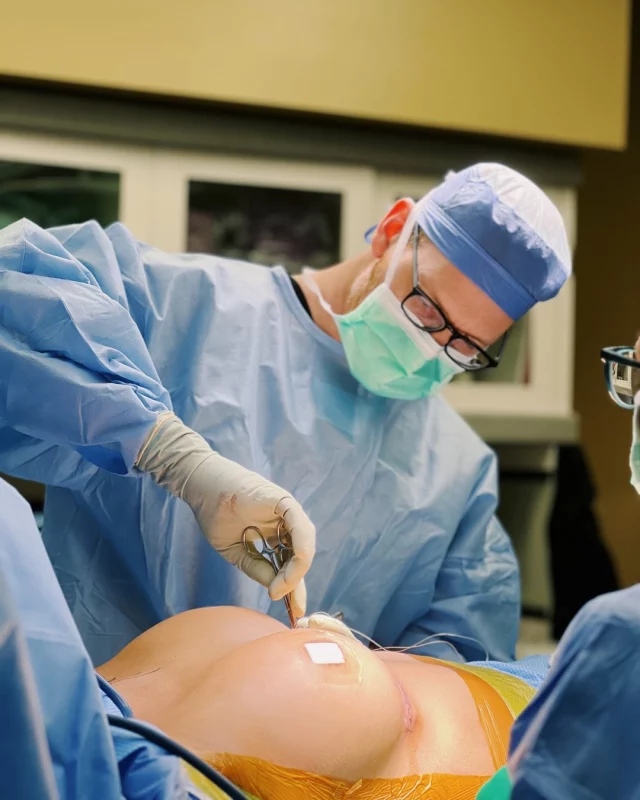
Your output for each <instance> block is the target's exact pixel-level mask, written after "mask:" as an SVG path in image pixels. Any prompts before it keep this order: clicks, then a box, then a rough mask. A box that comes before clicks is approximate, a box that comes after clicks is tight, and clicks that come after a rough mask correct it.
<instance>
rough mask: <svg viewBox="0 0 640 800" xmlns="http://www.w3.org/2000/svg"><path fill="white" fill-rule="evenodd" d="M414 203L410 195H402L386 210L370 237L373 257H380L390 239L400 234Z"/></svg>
mask: <svg viewBox="0 0 640 800" xmlns="http://www.w3.org/2000/svg"><path fill="white" fill-rule="evenodd" d="M414 205H415V203H414V202H413V200H412V199H411V198H410V197H403V198H402V199H401V200H398V202H397V203H395V204H394V205H393V208H390V209H389V211H387V213H386V214H385V217H384V219H383V220H382V222H381V223H380V224H379V225H378V227H377V228H376V230H375V233H374V234H373V237H372V239H371V251H372V253H373V255H374V256H375V258H382V256H383V255H384V254H385V251H386V250H387V248H388V247H389V245H390V244H391V241H392V239H393V238H394V237H395V236H398V235H399V234H400V232H401V231H402V229H403V227H404V223H405V222H406V221H407V218H408V217H409V214H410V213H411V211H412V209H413V207H414Z"/></svg>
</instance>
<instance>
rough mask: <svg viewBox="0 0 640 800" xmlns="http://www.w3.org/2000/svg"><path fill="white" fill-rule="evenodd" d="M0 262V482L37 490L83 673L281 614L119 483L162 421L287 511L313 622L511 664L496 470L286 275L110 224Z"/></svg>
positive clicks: (10, 247) (183, 511)
mask: <svg viewBox="0 0 640 800" xmlns="http://www.w3.org/2000/svg"><path fill="white" fill-rule="evenodd" d="M0 265H1V268H0V371H5V370H9V372H10V374H11V375H12V376H13V380H12V381H11V383H10V386H11V388H10V389H9V391H8V392H7V391H4V392H3V391H2V390H1V388H0V424H2V425H4V428H0V469H2V470H4V471H6V472H9V473H11V474H14V475H18V476H22V477H25V478H31V479H34V480H40V481H43V482H45V483H47V484H49V486H50V487H51V488H49V489H48V490H47V500H46V509H45V527H44V539H45V543H46V545H47V548H48V551H49V554H50V556H51V559H52V561H53V564H54V566H55V569H56V572H57V575H58V578H59V580H60V583H61V585H62V588H63V590H64V593H65V596H66V598H67V600H68V602H69V605H70V607H71V609H72V612H73V615H74V617H75V619H76V622H77V624H78V627H79V629H80V632H81V634H82V636H83V639H84V641H85V643H86V645H87V647H88V649H89V652H90V653H91V655H92V657H93V659H94V660H95V662H96V663H98V662H102V661H104V660H106V659H108V658H110V657H111V656H113V655H114V653H116V652H117V651H118V650H119V649H120V648H122V647H123V646H124V645H125V644H126V643H127V642H129V641H130V640H131V639H132V638H133V637H134V636H136V635H137V634H138V633H140V632H141V631H143V630H145V629H147V628H149V627H150V626H151V625H153V624H155V623H156V622H158V621H159V620H162V619H164V618H166V617H167V616H170V615H172V614H175V613H177V612H180V611H184V610H186V609H189V608H194V607H198V606H205V605H218V604H233V605H241V606H246V607H249V608H254V609H258V610H261V611H265V612H268V613H269V614H271V615H273V616H275V617H278V618H279V619H281V620H283V621H284V620H285V619H286V612H285V609H284V605H283V604H282V603H271V602H270V601H269V598H268V595H267V593H266V591H265V590H264V589H263V588H262V587H260V586H258V585H257V584H255V583H253V582H252V581H251V580H249V579H248V578H247V577H245V576H244V575H243V574H242V573H240V572H239V571H238V570H236V569H235V568H234V567H232V566H230V565H229V564H228V563H227V562H225V561H224V560H223V559H222V558H221V557H220V556H218V554H217V553H215V552H214V551H213V550H212V549H211V548H210V547H209V545H208V543H207V542H206V541H205V540H204V538H203V536H202V535H201V533H200V531H199V529H198V527H197V524H196V522H195V519H194V517H193V515H192V513H191V510H190V509H189V508H188V507H187V506H186V505H185V504H184V503H182V502H181V501H180V500H177V499H176V498H174V497H171V496H169V495H168V494H167V493H166V492H165V491H164V490H163V489H161V488H160V487H158V486H157V485H156V484H154V482H153V481H152V480H151V479H150V478H149V477H148V476H142V477H140V476H137V477H136V476H135V469H132V467H133V463H134V461H135V455H136V453H137V449H138V448H139V447H140V445H141V443H142V442H143V441H144V438H145V436H146V434H147V433H148V431H149V429H150V427H151V425H152V424H153V419H155V415H156V414H157V413H158V412H159V411H160V410H163V409H171V410H173V411H174V412H175V413H176V414H177V415H178V416H179V417H181V418H182V419H183V420H184V422H185V423H186V424H187V425H189V426H191V427H192V428H194V429H195V430H196V431H198V432H199V433H200V434H202V435H203V436H204V437H205V439H206V440H207V441H208V442H209V444H210V445H211V446H212V447H213V448H214V449H216V450H217V451H218V452H220V453H222V455H224V456H226V457H227V458H230V459H232V460H233V461H236V462H238V463H239V464H242V465H244V466H245V467H248V468H250V469H253V470H255V471H257V472H259V473H261V474H262V475H263V476H264V477H266V478H268V479H269V480H272V481H274V482H275V483H277V484H279V485H281V486H283V487H284V488H285V489H287V490H288V491H290V492H291V493H292V494H293V495H294V496H295V497H296V498H297V500H299V501H300V502H301V503H302V505H303V507H304V508H305V510H306V511H307V513H308V514H309V516H310V517H311V519H312V520H313V522H314V523H315V525H316V528H317V531H318V543H317V555H316V558H315V561H314V563H313V566H312V569H311V571H310V573H309V575H308V578H307V589H308V607H309V609H310V610H313V611H316V610H324V611H327V612H330V613H334V612H337V611H341V612H343V614H344V618H345V621H346V622H347V623H348V624H349V625H351V626H352V627H353V628H356V629H357V630H359V631H362V632H364V633H365V634H367V635H369V636H371V637H373V638H374V639H375V640H376V641H377V642H379V643H381V644H383V645H385V646H388V645H403V646H407V645H412V644H415V643H416V642H419V641H421V640H423V639H424V638H425V637H427V636H430V635H432V634H454V635H455V636H456V637H457V638H454V639H452V640H451V641H452V643H454V644H455V646H456V647H457V649H458V650H459V651H460V653H461V655H462V656H463V657H464V658H466V659H474V658H475V659H481V658H484V657H485V648H486V650H487V651H488V654H489V656H490V657H492V658H496V659H499V660H506V659H509V658H511V657H512V656H513V650H514V646H515V640H516V635H517V626H518V616H519V578H518V568H517V563H516V559H515V557H514V554H513V551H512V548H511V545H510V543H509V539H508V537H507V536H506V534H505V532H504V530H503V529H502V527H501V526H500V524H499V522H498V521H497V519H496V517H495V510H496V502H497V470H496V460H495V456H494V454H493V453H492V452H491V450H490V449H489V448H488V447H487V446H486V445H485V444H484V443H483V442H481V441H480V439H479V438H478V437H477V436H476V435H475V434H474V433H473V432H472V431H471V429H470V428H469V427H468V426H467V425H466V424H465V422H464V421H463V420H462V419H461V418H460V417H459V416H458V415H457V414H456V413H455V412H454V411H453V410H452V409H451V408H450V407H449V406H448V404H447V403H446V401H445V400H444V399H443V398H442V397H432V398H428V399H425V400H420V401H415V402H400V401H393V400H389V399H385V398H381V397H377V396H375V395H373V394H371V393H369V392H368V391H366V390H365V389H364V388H363V387H361V386H360V385H359V384H358V383H357V382H356V380H355V379H354V378H353V377H352V375H351V374H350V372H349V369H348V367H347V363H346V360H345V357H344V352H343V349H342V346H341V344H340V343H339V342H337V341H335V340H334V339H332V338H330V337H329V336H327V335H326V334H325V333H323V332H322V331H321V330H320V329H319V328H318V327H317V326H316V325H315V324H314V323H313V321H312V320H311V318H310V317H309V315H308V314H307V312H306V311H305V310H304V308H303V307H302V305H301V304H300V302H299V300H298V299H297V297H296V294H295V292H294V290H293V288H292V286H291V283H290V279H289V277H288V276H287V274H286V273H285V272H284V270H282V269H273V270H271V269H266V268H264V267H260V266H255V265H251V264H247V263H241V262H235V261H229V260H225V259H220V258H216V257H213V256H208V255H173V254H167V253H164V252H161V251H159V250H157V249H154V248H151V247H148V246H145V245H142V244H139V243H138V242H136V241H135V239H134V238H133V236H132V235H131V234H130V233H129V231H127V229H126V228H124V227H123V226H122V225H120V224H116V225H113V226H111V227H110V228H108V229H107V230H106V231H105V230H102V229H101V228H100V227H99V226H98V225H97V224H96V223H86V224H83V225H76V226H67V227H64V228H58V229H52V230H50V231H43V230H41V229H40V228H38V227H37V226H35V225H33V224H31V223H28V222H24V221H23V222H21V223H16V224H15V225H13V226H11V227H10V228H8V229H6V230H5V231H3V232H2V233H0ZM9 308H10V311H8V309H9ZM125 473H126V474H125ZM473 640H479V642H478V641H473ZM422 652H424V653H426V654H429V655H433V656H442V657H444V658H446V657H450V656H451V649H450V648H449V647H448V646H447V645H443V644H437V643H435V644H434V643H432V644H430V645H429V646H425V647H423V648H422Z"/></svg>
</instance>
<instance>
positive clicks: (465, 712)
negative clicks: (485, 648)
mask: <svg viewBox="0 0 640 800" xmlns="http://www.w3.org/2000/svg"><path fill="white" fill-rule="evenodd" d="M379 657H380V658H381V659H382V660H384V661H385V662H386V665H387V667H388V668H389V670H390V671H391V672H392V674H393V675H394V677H395V678H396V679H397V681H398V682H399V683H400V685H401V686H402V687H403V689H404V691H405V692H406V694H407V697H408V700H409V702H410V704H411V706H412V708H413V718H414V723H413V729H412V730H411V731H410V732H409V733H408V734H407V736H406V737H405V740H404V741H403V742H402V744H401V746H400V747H399V748H398V751H397V753H396V755H395V756H394V758H393V760H392V761H391V762H390V764H389V765H388V766H387V772H385V774H384V775H381V776H380V777H397V776H400V775H412V774H413V775H421V774H425V773H449V774H453V775H483V774H491V773H492V772H493V771H494V769H495V766H494V761H493V758H492V749H491V746H490V743H489V742H488V741H487V736H486V733H485V727H484V726H483V724H482V720H481V716H480V714H479V712H478V703H477V700H478V698H476V697H474V695H473V693H472V691H471V690H470V688H469V686H468V685H467V683H466V682H465V680H464V679H463V678H462V677H461V676H460V675H459V674H457V673H456V672H455V671H453V670H452V669H451V668H449V667H448V666H445V665H442V664H441V663H440V664H435V663H431V662H422V661H418V660H417V659H415V658H413V657H412V656H408V655H404V654H396V653H380V654H379ZM489 702H491V699H490V700H489ZM498 702H500V703H501V702H502V701H501V700H499V698H498ZM489 713H491V712H489ZM505 746H506V743H505Z"/></svg>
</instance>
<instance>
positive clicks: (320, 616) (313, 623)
mask: <svg viewBox="0 0 640 800" xmlns="http://www.w3.org/2000/svg"><path fill="white" fill-rule="evenodd" d="M296 628H313V629H315V630H320V631H329V632H330V633H339V634H341V635H342V636H348V637H349V638H350V639H356V637H355V636H354V635H353V633H352V632H351V630H350V629H349V628H347V626H346V625H345V624H344V622H341V621H340V620H339V619H336V618H335V617H332V616H331V615H330V614H325V613H324V611H318V612H317V613H315V614H311V616H309V617H303V618H302V619H299V620H298V623H297V625H296ZM356 641H357V639H356Z"/></svg>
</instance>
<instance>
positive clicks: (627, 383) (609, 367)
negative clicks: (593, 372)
mask: <svg viewBox="0 0 640 800" xmlns="http://www.w3.org/2000/svg"><path fill="white" fill-rule="evenodd" d="M634 356H635V351H634V349H633V347H627V346H622V347H603V348H602V350H601V351H600V359H601V361H602V363H603V364H604V379H605V382H606V384H607V391H608V392H609V395H610V396H611V399H612V400H613V401H614V403H616V405H619V406H620V408H626V409H628V410H633V408H634V407H635V404H634V402H633V398H634V396H635V395H636V392H638V391H640V361H636V359H635V357H634Z"/></svg>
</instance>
